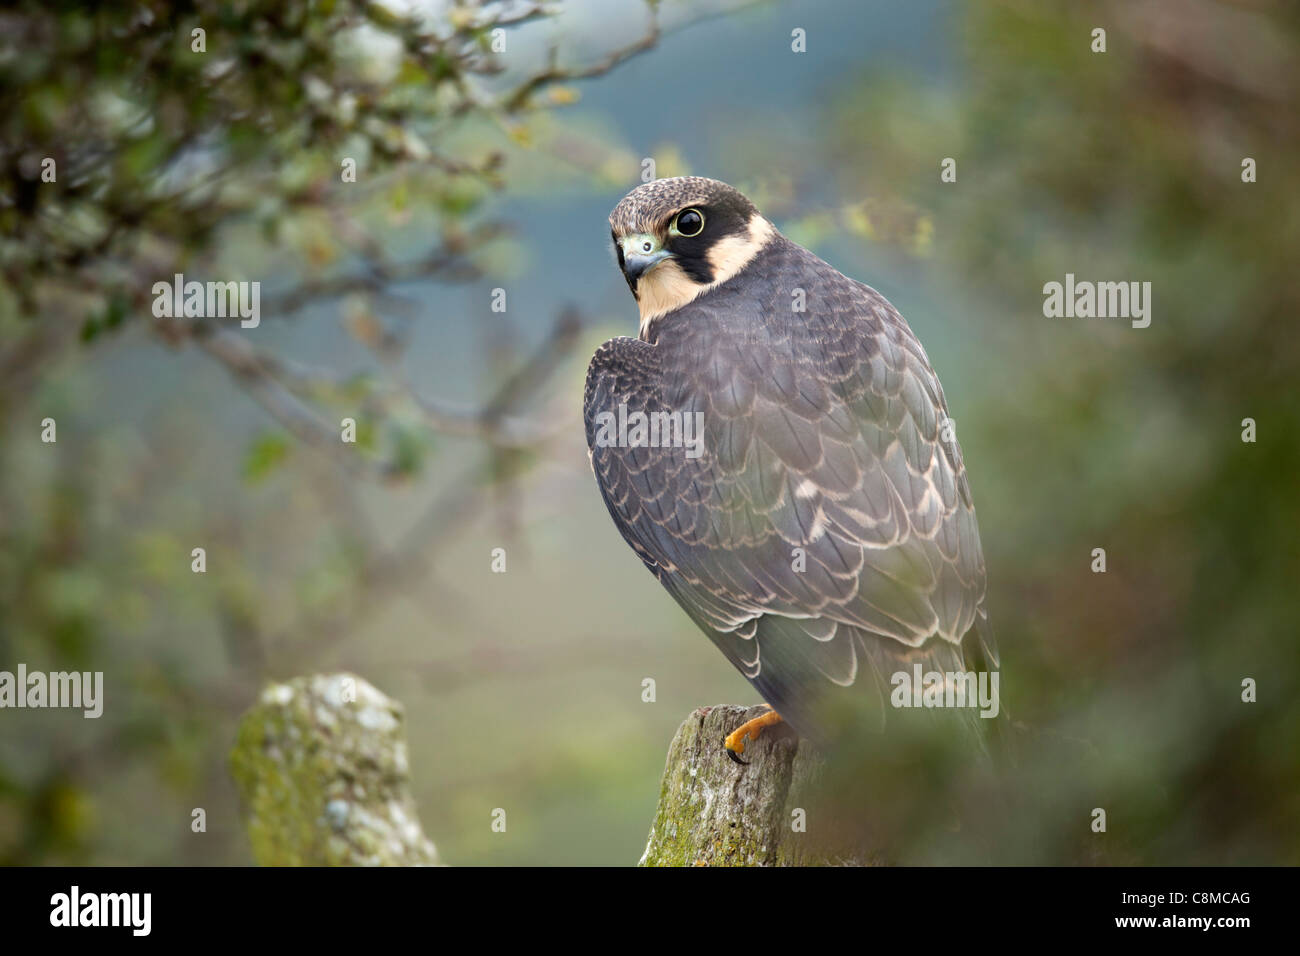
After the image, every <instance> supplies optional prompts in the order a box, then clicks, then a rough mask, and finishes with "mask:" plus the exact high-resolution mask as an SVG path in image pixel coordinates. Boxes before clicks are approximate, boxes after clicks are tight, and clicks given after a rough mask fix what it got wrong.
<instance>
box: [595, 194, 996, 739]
mask: <svg viewBox="0 0 1300 956" xmlns="http://www.w3.org/2000/svg"><path fill="white" fill-rule="evenodd" d="M609 223H610V228H611V238H612V240H613V243H614V251H615V254H616V255H617V258H618V264H619V267H620V268H621V269H622V271H623V275H624V277H625V278H626V279H627V284H628V286H629V287H630V288H631V290H632V295H633V297H634V298H635V299H636V302H637V305H638V307H639V309H640V313H641V325H640V335H639V336H638V337H637V338H635V339H633V338H626V337H620V338H615V339H611V340H610V341H608V342H606V343H605V344H604V345H602V346H601V347H600V348H599V349H598V350H597V352H596V354H595V357H594V358H593V359H592V361H591V365H590V367H589V369H588V371H587V381H586V390H585V396H584V418H585V423H586V429H587V445H588V449H589V451H590V454H591V464H592V469H593V471H594V472H595V475H596V481H597V483H598V484H599V486H600V492H601V495H602V496H603V497H604V500H605V504H606V505H607V506H608V508H609V513H610V515H612V516H613V519H614V523H615V524H616V525H617V526H618V530H619V531H620V532H621V533H622V535H623V537H624V538H625V539H626V540H627V542H628V544H630V545H631V546H632V549H633V550H634V551H635V552H636V554H637V556H638V557H639V558H640V559H641V560H642V561H643V562H644V563H645V566H646V567H647V568H649V569H650V571H651V572H652V573H653V574H654V575H655V576H656V577H657V578H658V579H659V582H660V583H661V584H662V585H663V586H664V587H665V588H667V589H668V591H669V593H670V594H672V596H673V597H674V598H676V600H677V602H678V603H679V604H680V605H681V606H682V608H683V609H684V610H685V611H686V613H687V614H688V615H690V617H691V619H692V620H693V621H694V622H695V623H696V624H697V625H699V627H700V628H701V629H702V630H703V631H704V633H705V634H707V635H708V636H709V638H710V639H711V640H712V641H713V643H714V644H716V645H717V646H718V648H719V649H720V650H721V651H722V653H723V654H725V655H726V656H727V659H728V660H730V661H731V663H732V664H734V665H735V666H736V667H737V668H738V669H739V670H740V671H741V672H742V673H743V674H744V675H745V676H746V677H747V678H748V679H749V680H750V682H751V683H752V684H753V686H754V687H755V689H757V691H758V692H759V694H761V695H762V697H763V699H764V700H765V701H766V702H767V703H768V704H769V705H770V706H771V707H772V708H773V711H772V712H771V713H770V714H768V715H765V716H764V717H761V718H759V719H758V720H757V721H751V722H750V723H749V724H746V725H745V726H744V727H742V728H740V730H738V731H736V732H735V733H733V734H731V735H730V736H728V738H727V740H726V741H725V746H726V747H727V749H728V751H729V752H730V755H732V756H734V755H735V754H737V753H742V752H743V751H744V748H745V740H746V739H750V740H752V739H754V738H755V737H757V736H758V733H759V732H760V731H761V729H762V727H763V726H766V725H769V724H771V723H774V722H776V721H778V720H780V719H782V718H784V719H785V720H786V721H787V722H789V724H790V725H791V726H792V727H793V728H794V730H795V731H796V732H797V733H798V734H800V735H801V736H804V737H809V738H811V739H813V740H819V739H824V738H825V736H826V733H827V721H828V720H829V719H830V718H829V716H828V715H830V714H832V713H834V712H836V706H837V704H843V703H845V702H848V701H852V703H853V704H854V708H857V706H858V705H859V704H861V703H862V702H869V704H870V706H871V707H872V709H873V711H874V717H873V718H872V719H883V717H884V714H885V708H886V707H887V705H888V701H889V696H890V692H891V676H892V675H893V674H895V673H897V672H900V671H906V672H908V673H909V674H911V673H912V672H913V667H914V664H915V663H917V662H919V663H921V665H922V667H923V669H924V670H925V671H939V672H956V671H964V670H966V669H967V668H966V667H965V666H964V660H965V658H964V656H963V641H964V640H965V641H966V650H967V651H968V652H969V651H970V650H971V649H972V648H975V649H976V651H975V652H976V654H977V655H982V656H983V658H984V659H985V660H986V661H987V662H990V663H992V665H993V666H996V661H997V653H996V649H995V648H994V647H993V644H992V636H991V632H990V630H989V628H988V621H987V614H986V612H985V607H984V598H985V575H984V558H983V554H982V552H981V550H980V538H979V529H978V527H977V526H976V523H975V506H974V503H973V501H972V498H971V490H970V486H969V484H968V483H967V480H966V470H965V467H964V465H963V463H962V455H961V449H960V448H959V447H958V444H957V441H956V436H955V434H954V433H953V429H952V424H951V422H950V421H949V417H948V407H947V404H946V402H945V400H944V395H943V389H942V388H941V387H940V385H939V379H938V377H937V376H936V375H935V372H934V369H933V368H931V366H930V361H929V359H928V358H927V357H926V354H925V349H923V348H922V347H921V343H920V342H919V341H917V338H916V336H915V335H914V334H913V333H912V330H911V329H910V328H909V327H908V325H907V323H906V322H905V321H904V320H903V317H902V316H901V315H899V314H898V312H897V311H896V310H895V309H894V307H893V306H892V305H890V304H889V302H887V301H886V300H885V298H884V297H883V296H881V295H880V293H878V292H876V291H875V290H874V289H872V288H870V287H869V286H866V285H863V284H862V283H861V282H857V281H855V280H853V279H850V278H848V277H847V276H844V275H842V274H840V273H839V272H837V271H836V270H835V269H834V268H832V267H831V266H829V265H828V264H826V263H825V262H823V261H822V260H821V259H819V258H818V257H817V256H815V255H813V254H812V253H811V252H809V251H808V250H807V249H804V248H802V247H801V246H799V245H797V244H795V243H793V242H791V241H790V240H789V239H787V238H785V237H784V236H782V235H781V234H780V233H779V232H778V231H777V230H776V228H775V227H774V226H773V225H772V223H771V222H769V221H768V220H767V219H765V218H763V216H762V215H760V213H759V212H758V210H757V209H756V208H755V207H754V205H753V203H751V202H750V201H749V200H748V199H746V198H745V197H744V196H743V195H741V193H740V192H738V191H737V190H735V189H733V188H732V187H730V186H728V185H727V184H726V183H722V182H718V181H716V180H712V179H704V178H700V177H695V176H688V177H682V178H676V179H660V180H656V181H654V182H651V183H647V184H645V185H643V186H640V187H638V188H637V189H635V190H633V191H632V192H631V193H629V194H628V195H627V196H626V197H625V198H624V199H623V200H622V201H621V202H620V203H619V204H618V205H617V206H616V207H615V208H614V211H613V212H612V213H611V214H610V217H609ZM637 413H640V416H638V414H637ZM647 420H648V421H651V422H657V423H658V424H659V426H660V427H659V429H658V435H657V436H656V435H655V433H654V430H653V429H649V430H647V429H646V428H645V427H641V426H643V424H644V422H645V421H647ZM627 423H632V425H633V427H627ZM638 423H640V425H638ZM674 425H676V427H677V429H678V431H679V432H681V433H684V435H685V438H686V439H690V438H692V437H694V438H695V439H696V440H695V441H694V442H693V443H692V442H691V441H689V440H682V441H678V440H676V439H677V437H680V435H678V434H677V433H674V431H673V428H674ZM693 425H696V426H698V427H699V432H698V433H697V434H696V435H695V436H692V435H691V430H692V426H693ZM656 439H657V440H656ZM968 634H969V635H974V636H973V637H972V638H970V639H969V640H968V639H967V638H968ZM967 656H969V654H968V655H967ZM855 712H856V711H855Z"/></svg>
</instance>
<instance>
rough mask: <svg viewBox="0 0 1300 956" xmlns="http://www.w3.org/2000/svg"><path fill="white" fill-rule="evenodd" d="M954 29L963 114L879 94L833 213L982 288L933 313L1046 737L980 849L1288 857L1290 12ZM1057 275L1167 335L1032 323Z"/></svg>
mask: <svg viewBox="0 0 1300 956" xmlns="http://www.w3.org/2000/svg"><path fill="white" fill-rule="evenodd" d="M1098 26H1101V27H1104V28H1106V29H1107V33H1108V37H1107V41H1108V51H1107V52H1106V53H1104V54H1102V53H1093V52H1092V51H1091V48H1090V47H1091V31H1092V29H1093V28H1094V27H1098ZM962 35H963V42H964V44H965V46H966V50H967V57H966V63H965V69H966V71H967V75H966V77H965V79H964V82H963V84H962V86H963V89H962V90H961V91H960V93H959V95H957V96H955V97H952V96H949V95H947V93H946V91H943V90H935V89H930V88H927V87H925V86H924V85H921V86H917V85H916V84H912V85H910V86H909V85H908V83H907V82H906V80H905V79H900V78H898V77H897V76H892V77H891V76H871V77H868V79H867V81H866V82H865V83H864V84H863V85H861V86H860V87H858V88H857V89H856V90H855V92H854V93H852V94H851V95H848V96H845V97H843V98H842V99H841V100H840V102H839V103H837V104H836V106H835V108H834V109H833V111H832V114H831V117H830V120H831V121H830V122H829V123H828V124H827V126H826V127H825V136H826V142H827V144H828V157H829V158H831V159H832V160H834V161H835V166H834V168H835V172H836V175H837V177H838V181H839V187H840V189H841V191H842V192H843V193H845V194H848V195H855V194H857V195H862V194H872V193H876V192H880V191H889V190H892V189H898V188H899V185H900V184H907V185H905V186H904V188H905V190H906V194H905V197H904V198H905V199H906V200H907V201H910V202H913V203H915V204H916V205H917V206H918V207H920V208H923V209H927V210H932V215H933V217H934V220H935V234H934V239H933V249H934V252H933V254H934V257H935V268H936V270H938V271H941V272H948V273H949V275H950V277H951V278H950V280H949V281H950V282H951V284H952V285H953V286H954V287H957V288H961V289H963V290H967V292H968V293H970V294H972V296H973V297H972V299H971V300H970V311H969V312H968V313H966V314H962V313H960V312H959V313H956V314H950V315H947V316H945V317H944V320H943V325H945V326H950V327H952V333H951V334H954V335H956V336H957V337H958V340H959V341H961V342H962V343H963V346H962V349H961V353H960V355H961V358H962V360H964V361H966V362H970V363H973V368H974V371H973V372H971V373H966V374H965V376H964V378H968V379H969V380H970V381H969V384H966V386H965V387H964V388H962V389H960V390H957V391H956V392H955V393H954V390H952V389H951V388H950V395H949V398H950V401H952V402H953V405H954V412H955V415H956V417H957V419H958V422H959V433H960V436H961V439H962V443H963V447H964V448H965V449H966V454H967V462H968V465H969V468H970V471H971V476H972V483H973V487H974V490H975V494H976V500H977V504H978V506H979V514H980V524H981V527H982V529H983V531H984V534H983V537H984V543H985V551H986V556H987V559H988V565H989V569H990V572H989V573H990V588H991V596H990V601H989V606H990V608H991V611H992V615H993V620H994V625H995V628H996V629H997V630H998V632H999V641H1000V644H1001V646H1002V652H1003V655H1004V660H1003V675H1004V684H1003V694H1004V700H1005V701H1006V703H1007V705H1008V706H1009V708H1010V709H1011V711H1012V713H1013V715H1014V717H1015V718H1016V719H1017V720H1019V721H1021V722H1022V723H1024V724H1026V725H1027V726H1028V734H1029V738H1030V740H1029V741H1027V742H1026V743H1025V744H1024V746H1025V748H1026V749H1025V752H1024V754H1023V755H1022V757H1023V762H1022V765H1021V767H1020V769H1019V771H1018V772H1017V774H1016V775H1014V776H1013V777H1012V779H1011V781H1010V784H1009V789H1010V790H1011V791H1012V793H1013V796H1011V797H1008V796H1007V794H1006V793H1003V794H1002V795H1001V796H1000V797H999V798H998V799H999V800H1003V801H1006V803H1005V804H1004V805H1005V806H1008V807H1010V808H1011V811H1010V812H1009V813H1007V814H999V813H998V812H997V806H996V803H990V802H989V799H990V798H989V797H988V795H987V794H985V795H984V802H982V803H979V804H978V805H979V806H980V808H981V810H984V811H987V815H988V818H989V819H993V818H1000V819H1001V820H1002V822H1001V830H1000V831H997V832H996V836H995V839H994V841H993V849H991V850H990V851H989V852H990V853H991V855H992V857H993V858H994V859H999V860H1010V861H1039V862H1065V861H1066V860H1070V859H1074V860H1085V859H1091V858H1097V859H1104V860H1108V861H1110V862H1134V863H1163V864H1222V863H1246V864H1249V863H1255V864H1259V863H1274V864H1277V863H1288V864H1291V865H1294V864H1296V863H1297V862H1300V837H1298V836H1297V831H1296V828H1295V826H1294V821H1295V819H1296V814H1297V810H1298V809H1300V805H1298V800H1300V797H1297V794H1300V761H1298V760H1297V759H1296V758H1297V754H1300V698H1297V696H1296V688H1297V678H1298V677H1300V668H1298V665H1300V642H1298V640H1297V638H1298V635H1300V613H1298V608H1300V602H1297V600H1296V583H1297V581H1300V549H1297V548H1296V545H1295V540H1296V533H1297V529H1300V495H1297V485H1296V477H1295V476H1296V475H1297V474H1300V403H1297V402H1296V401H1295V391H1296V387H1295V382H1296V380H1297V378H1298V377H1300V337H1297V336H1296V335H1295V334H1293V330H1294V321H1295V316H1296V315H1297V314H1298V313H1300V283H1298V282H1297V281H1296V278H1295V250H1296V249H1297V248H1300V192H1297V190H1296V188H1295V170H1296V164H1295V157H1296V156H1297V155H1300V72H1298V71H1296V69H1295V63H1296V62H1297V57H1300V10H1298V9H1297V8H1296V7H1295V6H1294V5H1287V4H1247V5H1242V4H1232V3H1218V2H1211V0H1198V2H1192V3H1172V2H1149V3H1141V4H1137V3H1124V2H1110V3H1102V4H1087V5H1080V4H1057V3H1035V2H1027V0H998V2H991V3H985V4H976V5H972V6H971V7H970V9H969V13H968V16H967V19H966V23H965V24H964V30H963V34H962ZM942 157H953V158H955V159H956V161H957V182H956V183H942V182H941V181H940V176H939V164H940V160H941V158H942ZM1245 157H1252V158H1254V159H1255V160H1256V162H1257V163H1258V170H1259V172H1258V182H1254V183H1247V182H1243V180H1242V161H1243V159H1244V158H1245ZM863 158H865V161H864V159H863ZM918 170H920V171H922V172H923V175H918V174H917V171H918ZM1067 272H1068V273H1074V274H1075V276H1076V277H1077V278H1078V279H1080V280H1131V281H1149V282H1151V284H1152V302H1153V312H1152V316H1153V320H1152V323H1151V326H1150V327H1149V328H1146V329H1134V328H1131V327H1130V325H1129V323H1128V322H1127V321H1124V320H1105V319H1047V318H1044V317H1043V313H1042V306H1043V292H1042V287H1043V285H1044V283H1046V282H1049V281H1057V282H1061V281H1064V277H1065V274H1066V273H1067ZM939 348H940V349H942V348H943V346H942V345H941V346H940V347H939ZM933 350H934V346H932V351H933ZM939 369H940V372H941V374H942V373H944V372H945V370H946V367H945V365H944V364H943V363H939ZM948 380H949V379H948V378H947V376H945V381H948ZM1245 418H1253V419H1255V421H1256V422H1257V423H1258V429H1259V435H1258V441H1257V442H1256V443H1254V444H1250V443H1245V442H1243V441H1242V420H1243V419H1245ZM1099 547H1100V548H1105V550H1106V554H1107V571H1106V573H1104V574H1094V573H1092V572H1091V570H1090V565H1091V563H1092V557H1091V552H1092V549H1093V548H1099ZM1245 678H1253V679H1254V680H1255V681H1257V682H1258V687H1259V692H1258V693H1259V701H1258V703H1254V704H1247V703H1243V702H1242V699H1241V698H1242V681H1243V679H1245ZM1089 750H1090V754H1087V755H1085V752H1086V751H1089ZM948 782H951V781H948ZM912 796H913V797H914V796H915V794H912ZM935 798H936V800H940V799H944V798H943V797H942V796H941V795H940V794H939V793H937V792H936V795H935ZM972 799H978V795H972ZM958 802H960V798H959V799H958ZM1093 807H1102V808H1105V809H1106V810H1107V813H1108V815H1109V830H1108V833H1107V834H1106V835H1105V836H1099V837H1096V838H1091V837H1092V835H1091V834H1090V832H1089V830H1088V827H1089V824H1090V816H1089V814H1090V813H1091V810H1092V808H1093ZM972 816H973V817H976V818H978V817H979V816H980V812H979V811H976V812H975V813H973V814H972ZM984 836H989V834H987V833H986V834H984ZM958 842H960V841H958ZM1071 847H1073V849H1071ZM931 852H932V853H934V854H935V855H936V856H938V857H940V858H941V857H942V855H943V852H945V851H940V850H934V851H931ZM946 852H948V853H949V854H950V855H952V854H953V848H952V847H948V848H947V850H946ZM1094 854H1095V855H1096V856H1094ZM936 856H931V857H929V858H932V859H933V858H936Z"/></svg>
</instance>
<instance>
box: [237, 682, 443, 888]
mask: <svg viewBox="0 0 1300 956" xmlns="http://www.w3.org/2000/svg"><path fill="white" fill-rule="evenodd" d="M402 724H403V713H402V706H401V704H399V703H398V702H397V701H395V700H392V699H391V698H389V697H387V696H385V695H384V694H383V693H381V692H380V691H378V690H376V689H375V688H374V687H373V686H372V685H370V684H369V683H367V682H366V681H365V680H363V679H361V678H360V677H356V676H354V675H352V674H332V675H315V676H311V677H298V678H294V679H293V680H291V681H288V682H286V683H276V684H270V685H268V686H267V687H266V688H265V689H264V690H263V691H262V694H261V697H260V699H259V700H258V702H257V704H255V705H254V706H253V707H252V708H250V709H249V711H248V712H247V713H246V714H245V715H244V717H243V718H242V720H241V721H240V724H239V730H238V734H237V737H236V742H235V747H234V750H233V752H232V753H231V757H230V763H231V772H232V774H233V776H234V779H235V783H236V785H237V786H238V788H239V793H240V798H241V801H242V803H243V810H244V818H245V824H246V828H247V830H248V835H249V839H250V841H251V842H252V847H253V857H254V859H255V860H256V861H257V862H258V863H260V864H262V865H264V866H409V865H436V864H437V863H438V855H437V851H436V850H435V848H434V845H433V843H432V842H431V841H430V840H429V838H428V837H426V836H425V835H424V831H423V830H422V829H421V827H420V822H419V818H418V815H417V813H416V808H415V801H414V799H413V798H412V796H411V792H410V768H409V765H408V761H407V747H406V738H405V735H404V732H403V727H402Z"/></svg>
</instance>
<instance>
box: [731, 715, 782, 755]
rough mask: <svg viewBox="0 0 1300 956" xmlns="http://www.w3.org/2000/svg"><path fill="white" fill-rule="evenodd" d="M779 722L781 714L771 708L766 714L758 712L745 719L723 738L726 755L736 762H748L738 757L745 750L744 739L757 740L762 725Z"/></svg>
mask: <svg viewBox="0 0 1300 956" xmlns="http://www.w3.org/2000/svg"><path fill="white" fill-rule="evenodd" d="M780 722H781V715H780V714H778V713H777V712H776V711H774V710H771V709H769V710H768V712H767V713H766V714H760V715H759V716H757V717H755V718H754V719H753V720H747V721H745V722H744V723H743V724H741V725H740V726H739V727H737V728H736V729H735V730H733V731H732V732H731V733H729V734H727V736H726V737H724V738H723V740H722V746H723V747H724V748H725V749H726V751H727V756H728V757H730V758H731V759H732V760H734V761H735V762H736V763H739V764H748V763H749V761H748V760H741V759H740V755H741V754H743V753H744V752H745V740H746V739H748V740H750V741H755V740H757V739H758V735H759V734H761V733H762V732H763V728H764V727H771V726H772V725H773V724H779V723H780Z"/></svg>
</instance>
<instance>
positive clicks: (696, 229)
mask: <svg viewBox="0 0 1300 956" xmlns="http://www.w3.org/2000/svg"><path fill="white" fill-rule="evenodd" d="M675 225H676V227H677V232H678V234H679V235H683V236H686V237H687V238H688V239H689V238H690V237H691V236H698V235H699V234H700V233H702V232H703V231H704V213H702V212H700V211H699V210H698V209H683V210H682V211H681V212H680V213H678V214H677V222H676V223H675Z"/></svg>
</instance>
